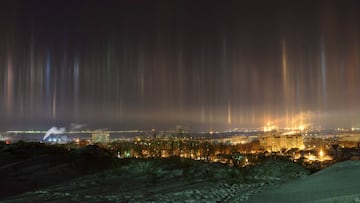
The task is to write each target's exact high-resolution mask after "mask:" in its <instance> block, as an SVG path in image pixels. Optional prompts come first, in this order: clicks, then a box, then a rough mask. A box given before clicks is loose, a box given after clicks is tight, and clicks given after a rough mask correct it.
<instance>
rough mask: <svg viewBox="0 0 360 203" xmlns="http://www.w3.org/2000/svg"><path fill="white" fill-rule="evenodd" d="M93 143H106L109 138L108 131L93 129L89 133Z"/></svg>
mask: <svg viewBox="0 0 360 203" xmlns="http://www.w3.org/2000/svg"><path fill="white" fill-rule="evenodd" d="M91 138H92V142H93V143H97V142H100V143H108V142H109V140H110V133H108V132H103V131H95V132H93V133H92V135H91Z"/></svg>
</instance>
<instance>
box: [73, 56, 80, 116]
mask: <svg viewBox="0 0 360 203" xmlns="http://www.w3.org/2000/svg"><path fill="white" fill-rule="evenodd" d="M79 74H80V66H79V57H78V56H76V57H75V58H74V64H73V77H74V78H73V84H74V89H73V94H74V95H73V99H74V101H73V102H74V114H75V119H77V118H78V115H79Z"/></svg>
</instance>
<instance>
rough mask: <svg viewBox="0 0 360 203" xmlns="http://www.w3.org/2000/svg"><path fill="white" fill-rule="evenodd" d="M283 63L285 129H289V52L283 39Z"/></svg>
mask: <svg viewBox="0 0 360 203" xmlns="http://www.w3.org/2000/svg"><path fill="white" fill-rule="evenodd" d="M281 62H282V79H283V94H284V100H285V101H284V102H285V125H286V126H285V127H286V128H289V127H290V126H289V122H290V118H289V102H290V101H289V97H290V95H289V87H288V66H287V52H286V41H285V39H284V38H283V39H282V44H281Z"/></svg>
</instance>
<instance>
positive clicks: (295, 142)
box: [259, 132, 304, 152]
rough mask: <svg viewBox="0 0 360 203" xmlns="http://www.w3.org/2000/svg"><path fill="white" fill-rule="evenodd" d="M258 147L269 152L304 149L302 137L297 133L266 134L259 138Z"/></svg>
mask: <svg viewBox="0 0 360 203" xmlns="http://www.w3.org/2000/svg"><path fill="white" fill-rule="evenodd" d="M259 142H260V147H261V148H263V149H264V150H266V151H269V152H279V151H281V150H283V149H286V150H287V149H291V148H298V149H303V148H304V140H303V136H302V135H301V134H300V133H297V132H288V133H275V132H274V133H268V134H265V135H263V136H261V137H260V138H259Z"/></svg>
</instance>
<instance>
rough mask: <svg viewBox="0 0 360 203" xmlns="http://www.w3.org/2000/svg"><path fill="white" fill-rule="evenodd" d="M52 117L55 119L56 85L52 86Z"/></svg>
mask: <svg viewBox="0 0 360 203" xmlns="http://www.w3.org/2000/svg"><path fill="white" fill-rule="evenodd" d="M51 115H52V119H53V120H55V119H56V85H55V88H54V92H53V95H52V114H51Z"/></svg>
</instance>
